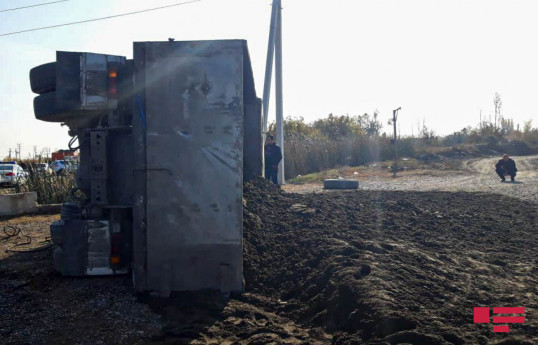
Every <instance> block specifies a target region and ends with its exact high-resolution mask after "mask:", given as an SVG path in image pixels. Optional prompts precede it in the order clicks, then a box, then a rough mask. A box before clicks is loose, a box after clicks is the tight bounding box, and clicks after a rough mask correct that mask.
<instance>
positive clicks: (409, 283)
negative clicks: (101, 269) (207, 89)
mask: <svg viewBox="0 0 538 345" xmlns="http://www.w3.org/2000/svg"><path fill="white" fill-rule="evenodd" d="M501 200H502V201H501ZM244 206H245V207H244V275H245V282H246V292H245V293H244V294H243V295H241V296H232V298H231V299H230V300H227V299H225V298H223V296H220V295H219V294H211V293H206V294H202V295H197V294H187V295H185V294H178V295H175V296H173V298H172V299H170V300H166V301H162V300H148V299H141V298H137V297H136V296H135V295H134V293H133V290H132V288H131V282H130V277H113V278H92V279H73V278H65V277H61V276H59V275H58V274H57V273H56V272H54V270H53V268H52V257H51V249H52V248H50V249H48V250H45V251H40V252H36V253H30V254H23V253H17V254H10V255H9V256H7V255H3V256H2V257H0V338H1V339H2V341H1V342H2V343H5V344H75V343H76V344H148V345H149V344H152V345H157V344H269V343H270V344H371V345H374V344H384V345H386V344H389V345H392V344H416V345H419V344H426V345H428V344H443V345H447V344H504V345H508V344H515V345H518V344H519V345H528V344H536V343H538V313H537V308H538V294H537V290H536V289H537V286H538V253H537V252H536V248H537V247H538V234H537V233H536V228H537V225H538V211H537V205H536V204H533V203H530V202H525V201H522V200H517V199H512V198H508V197H504V198H502V199H500V198H499V196H498V195H494V194H485V193H454V192H452V193H451V192H405V191H366V190H359V191H353V192H334V193H327V192H324V193H317V194H316V193H310V194H301V195H299V194H291V193H285V192H283V191H282V190H280V189H279V188H278V187H275V186H274V185H272V184H270V183H268V182H267V181H266V180H262V179H257V180H254V181H251V182H249V183H247V184H246V185H245V187H244ZM35 217H37V218H33V217H29V218H16V219H12V220H6V221H1V220H0V228H1V227H2V226H3V225H6V224H11V225H17V224H18V225H19V226H21V227H22V228H24V229H25V233H27V234H29V235H31V236H36V237H38V238H39V237H40V236H46V235H47V231H48V225H49V224H50V222H52V220H54V219H55V217H57V216H54V217H49V218H47V217H44V216H35ZM32 219H34V220H35V221H32ZM0 237H1V236H0ZM16 240H17V239H14V238H9V239H5V241H4V240H2V241H0V249H2V250H3V249H5V248H8V247H10V246H12V245H13V244H14V242H13V241H16ZM474 307H525V308H526V315H525V316H526V323H525V324H513V325H510V333H508V334H495V333H493V332H492V324H474V323H473V308H474Z"/></svg>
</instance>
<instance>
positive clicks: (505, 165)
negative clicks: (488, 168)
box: [495, 158, 517, 174]
mask: <svg viewBox="0 0 538 345" xmlns="http://www.w3.org/2000/svg"><path fill="white" fill-rule="evenodd" d="M495 168H496V169H497V170H498V169H502V170H504V172H505V173H507V174H510V173H513V172H516V171H517V168H516V162H514V160H513V159H512V158H508V160H507V161H505V160H504V159H500V160H499V161H498V162H497V164H495Z"/></svg>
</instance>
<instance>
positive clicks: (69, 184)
mask: <svg viewBox="0 0 538 345" xmlns="http://www.w3.org/2000/svg"><path fill="white" fill-rule="evenodd" d="M75 186H76V184H75V175H74V174H73V173H65V174H62V175H59V176H58V175H56V174H55V173H50V172H45V171H36V170H34V169H32V168H31V167H30V168H29V175H28V177H27V178H26V180H25V181H24V182H22V183H20V184H19V185H18V186H17V188H16V192H17V193H21V192H37V202H38V203H39V204H60V203H63V202H65V201H67V200H69V198H70V196H71V195H72V192H73V191H74V190H75Z"/></svg>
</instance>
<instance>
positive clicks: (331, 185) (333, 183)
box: [323, 179, 359, 189]
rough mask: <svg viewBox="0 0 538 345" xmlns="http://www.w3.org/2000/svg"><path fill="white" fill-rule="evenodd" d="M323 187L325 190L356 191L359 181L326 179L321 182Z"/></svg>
mask: <svg viewBox="0 0 538 345" xmlns="http://www.w3.org/2000/svg"><path fill="white" fill-rule="evenodd" d="M323 187H324V188H325V189H357V188H359V181H357V180H340V179H338V180H337V179H328V180H325V181H323Z"/></svg>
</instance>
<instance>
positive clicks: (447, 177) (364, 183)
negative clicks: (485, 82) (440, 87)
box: [283, 155, 538, 203]
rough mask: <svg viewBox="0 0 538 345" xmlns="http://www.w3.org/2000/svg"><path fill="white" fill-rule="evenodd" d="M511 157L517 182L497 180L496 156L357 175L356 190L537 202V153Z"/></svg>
mask: <svg viewBox="0 0 538 345" xmlns="http://www.w3.org/2000/svg"><path fill="white" fill-rule="evenodd" d="M512 158H513V159H514V160H515V161H516V164H517V168H518V173H517V176H516V183H501V182H500V180H499V178H498V176H497V174H495V168H494V166H495V163H496V162H497V160H498V159H499V158H498V157H497V158H479V159H471V160H467V161H464V162H463V163H462V167H461V169H460V170H453V171H452V170H451V171H423V172H420V173H417V172H402V173H400V174H399V177H397V178H391V177H388V176H387V175H385V176H380V177H373V176H368V177H365V178H361V177H360V175H359V177H358V179H359V189H361V190H403V191H449V192H485V193H499V194H504V195H507V196H511V197H515V198H519V199H523V200H527V201H532V202H535V203H538V155H536V156H522V157H512ZM346 178H349V177H346ZM351 178H353V177H351ZM283 189H284V190H285V191H288V192H293V193H311V192H322V191H323V187H322V185H321V184H320V183H311V184H305V185H286V186H284V187H283Z"/></svg>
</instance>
